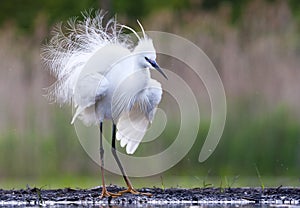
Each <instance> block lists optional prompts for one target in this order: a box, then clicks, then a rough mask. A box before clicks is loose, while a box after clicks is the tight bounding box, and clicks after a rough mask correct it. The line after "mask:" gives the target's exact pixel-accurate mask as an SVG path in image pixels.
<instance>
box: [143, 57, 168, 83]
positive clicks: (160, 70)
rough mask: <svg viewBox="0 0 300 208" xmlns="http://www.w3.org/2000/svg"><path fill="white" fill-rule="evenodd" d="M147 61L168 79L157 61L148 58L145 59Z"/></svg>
mask: <svg viewBox="0 0 300 208" xmlns="http://www.w3.org/2000/svg"><path fill="white" fill-rule="evenodd" d="M145 59H146V61H148V62H149V63H150V64H151V66H152V67H153V68H154V69H156V70H157V71H158V72H159V73H161V74H162V75H163V76H164V78H166V79H168V77H167V75H166V74H165V73H164V72H163V70H162V69H161V68H160V67H159V65H158V64H157V63H156V61H154V60H152V59H149V58H147V57H145Z"/></svg>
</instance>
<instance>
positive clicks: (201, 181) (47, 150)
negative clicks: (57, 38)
mask: <svg viewBox="0 0 300 208" xmlns="http://www.w3.org/2000/svg"><path fill="white" fill-rule="evenodd" d="M90 8H95V9H98V8H102V9H105V10H107V11H109V12H108V15H110V16H113V15H114V14H115V13H117V14H118V21H119V22H121V23H123V24H128V25H131V26H133V27H134V28H137V27H136V26H137V24H136V19H139V20H140V21H141V22H142V23H143V25H144V27H145V29H146V30H158V31H165V32H170V33H175V34H177V35H180V36H183V37H185V38H187V39H189V40H191V41H192V42H194V43H195V44H196V45H198V46H199V47H200V48H201V49H203V51H204V52H205V53H206V54H207V55H208V56H209V58H210V59H211V60H212V62H213V63H214V64H215V66H216V68H217V70H218V72H219V74H220V77H221V79H222V81H223V84H224V87H225V91H226V96H227V104H228V114H227V121H226V126H225V130H224V134H223V136H222V139H221V141H220V143H219V145H218V147H217V149H216V150H215V152H214V153H213V154H212V156H211V157H210V158H209V159H208V160H207V161H205V162H204V163H199V162H198V155H199V151H200V149H201V147H202V144H203V142H204V138H205V136H206V134H207V131H208V128H209V122H210V120H209V115H210V112H208V113H207V111H209V104H208V97H207V96H206V97H205V96H202V95H200V94H201V93H199V97H198V100H199V105H200V110H201V111H203V112H201V115H204V116H203V118H202V122H201V126H200V131H199V135H198V139H197V141H196V143H195V145H194V146H193V148H192V150H191V151H190V152H189V154H188V155H187V156H186V157H185V158H184V159H183V160H182V161H181V162H180V163H179V164H177V165H176V166H174V167H173V168H171V169H170V170H168V171H166V172H164V173H161V174H159V175H156V176H153V177H149V178H136V179H133V182H134V183H135V184H136V186H138V187H140V186H153V185H154V186H158V187H170V186H173V187H174V186H181V187H207V186H215V187H235V186H280V185H284V186H299V185H300V181H299V178H300V175H299V173H300V123H299V121H300V93H299V92H300V85H299V81H300V67H299V66H300V1H298V0H290V1H287V0H253V1H251V0H164V1H159V0H140V1H138V3H137V2H136V1H128V0H113V1H109V0H100V1H99V0H97V1H96V0H84V1H83V0H64V1H61V0H51V1H50V0H39V1H36V0H1V1H0V99H1V102H0V188H10V189H11V188H25V187H26V185H29V186H38V187H47V188H57V187H66V186H69V187H82V188H85V187H93V186H97V185H101V180H100V168H99V167H98V166H97V164H95V163H94V162H93V161H92V160H91V159H90V158H89V157H88V156H87V154H86V153H85V152H84V150H83V149H82V147H81V145H80V143H79V141H78V139H77V136H76V134H75V130H74V128H73V126H71V125H70V119H71V117H72V113H71V109H70V108H69V107H68V106H63V107H61V108H60V107H59V106H58V105H55V104H48V101H47V99H46V98H45V97H44V96H43V88H44V87H47V86H49V85H50V84H51V83H53V81H54V79H53V77H51V75H50V74H49V73H48V72H47V71H46V70H44V69H43V68H42V66H41V60H40V47H41V44H43V42H44V41H45V39H46V38H47V37H49V33H50V30H51V28H52V27H53V25H54V24H55V23H57V22H59V21H66V20H67V19H68V18H69V17H72V16H80V12H81V11H84V10H88V9H90ZM162 62H164V64H163V65H164V66H166V67H168V68H169V69H170V70H172V71H174V72H176V73H178V74H179V75H181V76H182V77H183V78H184V80H186V81H187V82H188V83H190V86H191V87H192V88H193V86H195V87H194V88H193V89H195V88H196V90H195V93H196V92H197V87H198V86H199V83H198V82H200V81H199V80H195V79H193V77H194V76H193V74H192V73H189V69H185V68H184V67H183V66H182V65H181V68H180V69H179V68H178V67H177V65H175V64H173V65H172V66H168V63H165V62H166V61H164V60H163V57H162ZM176 67H177V68H176ZM200 88H201V87H199V92H200V91H201V89H200ZM202 90H203V89H202ZM166 103H167V102H163V103H162V105H161V108H162V109H166V108H170V105H167V104H166ZM201 106H204V107H203V108H202V107H201ZM169 122H170V123H169V124H168V126H167V128H166V129H165V131H164V133H163V134H162V135H161V136H160V137H161V138H159V140H157V141H159V144H160V145H161V146H162V147H164V146H165V145H167V144H170V143H171V142H172V139H173V137H172V136H170V135H173V133H174V129H176V126H175V127H174V126H172V125H173V124H172V121H169ZM174 125H176V122H174ZM176 131H177V130H176ZM156 144H158V143H156ZM139 152H144V153H145V154H147V144H142V145H141V146H140V147H139ZM149 168H151V165H149ZM106 175H107V182H108V183H116V184H119V185H123V182H122V178H121V177H119V176H116V175H113V174H110V173H107V174H106Z"/></svg>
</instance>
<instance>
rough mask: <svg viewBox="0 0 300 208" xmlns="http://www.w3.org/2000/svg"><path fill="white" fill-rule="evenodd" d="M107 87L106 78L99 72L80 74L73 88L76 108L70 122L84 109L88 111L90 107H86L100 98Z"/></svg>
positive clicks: (104, 93)
mask: <svg viewBox="0 0 300 208" xmlns="http://www.w3.org/2000/svg"><path fill="white" fill-rule="evenodd" d="M108 88H109V82H108V80H107V79H106V78H105V77H104V76H103V75H101V74H100V73H97V72H94V73H91V74H86V75H83V76H80V77H79V79H78V81H77V83H76V87H75V90H74V104H75V107H76V108H77V109H76V113H75V114H74V116H73V119H72V122H71V123H72V124H73V123H74V121H75V119H76V117H77V116H78V115H80V114H82V113H83V112H84V111H85V110H88V111H89V112H90V111H91V109H88V108H89V107H91V106H93V105H95V103H96V102H97V101H99V100H101V99H102V98H103V97H104V96H105V95H106V92H107V89H108Z"/></svg>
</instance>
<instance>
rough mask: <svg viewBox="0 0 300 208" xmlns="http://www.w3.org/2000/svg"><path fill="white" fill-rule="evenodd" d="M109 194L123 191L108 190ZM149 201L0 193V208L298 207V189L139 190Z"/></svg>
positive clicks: (91, 192) (57, 192)
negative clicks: (110, 207)
mask: <svg viewBox="0 0 300 208" xmlns="http://www.w3.org/2000/svg"><path fill="white" fill-rule="evenodd" d="M108 190H109V191H111V192H118V191H120V190H124V187H119V186H109V187H108ZM139 191H141V192H148V193H151V194H153V196H152V197H147V196H142V195H132V194H124V195H122V196H121V197H117V198H104V199H100V198H99V195H100V193H101V187H95V188H91V189H71V188H65V189H51V190H46V189H39V188H27V189H19V190H3V189H0V206H10V205H11V206H36V205H46V206H47V205H58V206H59V205H84V206H93V205H98V206H99V205H164V204H169V205H170V204H189V205H199V204H278V205H282V204H284V205H296V206H300V188H286V187H278V188H265V189H262V188H193V189H183V188H168V189H161V188H142V189H139Z"/></svg>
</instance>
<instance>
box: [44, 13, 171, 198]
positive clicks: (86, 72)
mask: <svg viewBox="0 0 300 208" xmlns="http://www.w3.org/2000/svg"><path fill="white" fill-rule="evenodd" d="M103 17H104V14H103V12H101V11H96V12H95V15H92V13H91V12H86V13H83V20H81V21H80V20H77V19H76V18H73V19H70V20H69V21H68V23H67V24H66V25H63V24H59V25H57V26H56V27H55V29H54V30H53V31H52V37H51V38H50V40H49V41H48V43H47V44H45V46H44V47H43V48H42V58H43V60H44V62H45V64H46V65H47V67H48V68H49V69H50V71H51V72H52V73H53V74H54V75H55V76H56V78H57V81H56V82H55V83H54V84H53V85H52V86H51V87H49V97H50V98H51V99H53V100H54V101H56V102H58V103H60V104H64V103H67V104H71V103H72V104H73V105H74V107H75V108H76V112H75V114H74V117H73V119H72V122H71V123H74V121H75V119H76V118H79V119H81V120H82V121H83V122H84V123H85V124H86V125H90V124H96V125H99V128H100V163H101V176H102V184H103V188H102V193H101V197H106V196H119V195H121V194H122V193H126V192H130V193H133V194H145V193H140V192H138V191H136V190H135V189H134V188H133V186H132V184H131V182H130V180H129V178H128V176H127V175H126V173H125V170H124V169H123V167H122V164H121V161H120V160H119V158H118V156H117V153H116V147H115V142H116V139H117V140H120V145H121V146H122V147H125V146H126V152H127V153H128V154H133V153H134V152H135V150H136V149H137V147H138V145H139V143H140V142H141V140H142V138H143V137H144V135H145V133H146V130H147V127H148V125H149V123H151V121H152V120H153V117H154V114H155V110H156V107H157V105H158V104H159V103H160V100H161V96H162V89H161V84H160V83H159V82H157V81H156V80H154V79H152V78H151V76H150V71H149V69H155V70H157V71H158V72H160V73H161V74H162V75H163V76H164V77H165V78H167V76H166V75H165V74H164V72H163V71H162V70H161V68H160V67H159V65H158V64H157V63H156V61H155V60H156V51H155V48H154V46H153V43H152V40H151V39H150V38H149V37H148V36H147V35H146V34H145V31H144V29H143V27H142V25H141V24H140V23H139V22H138V24H139V26H140V28H141V30H142V33H143V37H140V36H139V35H138V34H137V33H136V32H135V31H134V30H133V29H132V28H130V27H128V26H125V25H120V24H118V23H117V22H116V20H115V19H111V20H109V21H108V23H107V24H106V25H103ZM124 28H125V29H128V30H130V31H131V32H133V34H134V35H135V36H136V37H137V38H138V43H137V45H136V46H135V47H134V44H133V43H132V41H131V40H130V36H129V35H127V34H125V33H124V32H123V30H124ZM105 119H109V120H111V121H112V153H113V156H114V158H115V160H116V162H117V164H118V166H119V168H120V170H121V172H122V174H123V177H124V180H125V182H126V185H127V186H128V189H127V190H125V191H121V192H119V193H110V192H108V191H107V189H106V186H105V180H104V173H103V171H104V160H103V157H104V149H103V144H102V124H103V121H104V120H105Z"/></svg>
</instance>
